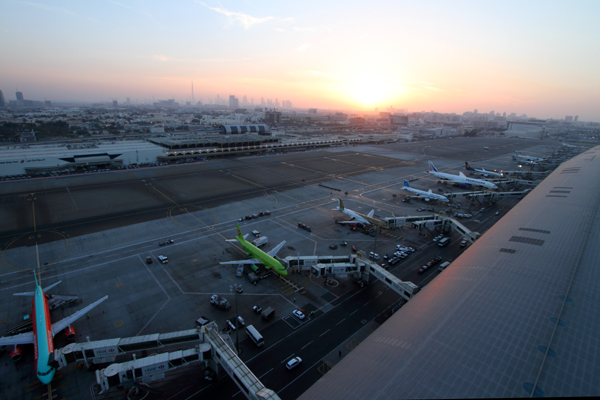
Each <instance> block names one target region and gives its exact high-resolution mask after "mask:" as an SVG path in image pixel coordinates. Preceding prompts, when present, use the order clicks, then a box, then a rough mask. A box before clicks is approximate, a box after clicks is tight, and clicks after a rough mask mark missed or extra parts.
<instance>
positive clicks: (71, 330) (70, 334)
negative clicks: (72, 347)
mask: <svg viewBox="0 0 600 400" xmlns="http://www.w3.org/2000/svg"><path fill="white" fill-rule="evenodd" d="M65 336H66V337H67V339H69V340H73V339H74V338H75V328H73V327H72V326H71V325H69V326H67V328H66V329H65Z"/></svg>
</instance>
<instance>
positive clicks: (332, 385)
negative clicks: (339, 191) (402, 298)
mask: <svg viewBox="0 0 600 400" xmlns="http://www.w3.org/2000/svg"><path fill="white" fill-rule="evenodd" d="M599 205H600V146H597V147H594V148H593V149H590V150H588V151H586V152H585V153H582V154H580V155H578V156H576V157H574V158H573V159H571V160H569V161H566V162H565V163H563V164H561V165H560V166H559V167H558V168H557V169H556V170H555V171H554V172H553V173H552V174H550V175H549V176H548V177H547V178H546V179H545V180H544V181H542V182H541V183H540V184H539V185H538V186H537V187H536V188H535V189H534V190H533V191H532V192H531V193H530V194H528V195H527V196H526V197H525V198H524V199H523V200H522V201H521V202H520V203H519V204H517V205H516V206H515V207H514V208H513V209H512V210H511V211H510V212H508V213H507V214H506V216H504V217H503V218H502V219H501V220H499V221H498V222H497V223H496V224H495V225H494V226H493V227H492V228H490V229H489V230H488V231H487V232H486V233H485V234H484V235H483V236H482V237H481V238H480V239H478V240H477V241H476V242H475V243H474V244H473V245H472V246H471V247H470V248H469V249H467V250H466V251H465V252H464V253H463V254H462V255H461V256H460V257H458V258H457V259H456V260H455V261H454V262H453V263H452V264H451V265H450V266H449V267H448V268H447V269H446V270H445V271H444V272H442V273H441V274H440V275H438V276H437V277H436V278H435V279H434V280H433V281H432V282H431V283H430V284H429V285H427V286H426V287H425V288H424V289H423V290H422V291H421V292H420V293H419V294H418V295H417V296H415V297H414V298H413V299H412V300H411V301H409V302H408V303H407V304H406V305H405V306H404V307H402V309H400V310H399V311H398V312H396V313H395V314H394V315H393V316H392V317H390V318H389V319H388V320H387V321H386V322H385V323H384V324H382V325H381V326H380V327H379V328H378V329H377V330H376V331H375V332H374V333H373V334H371V335H370V336H369V337H368V338H367V339H366V340H365V341H364V342H363V343H361V344H360V345H359V346H358V347H357V348H356V349H355V350H354V351H352V352H351V353H350V354H349V355H348V356H346V357H345V359H343V360H342V361H341V362H340V363H339V364H338V365H336V366H335V367H334V368H333V369H332V370H331V371H329V372H328V373H327V374H326V375H325V376H324V377H323V378H321V379H320V380H319V381H317V382H316V383H315V384H314V385H313V386H312V387H310V388H309V389H308V390H307V391H306V392H305V393H304V394H303V395H302V396H301V397H300V399H311V400H315V399H317V400H318V399H326V400H335V399H343V400H351V399H365V398H368V399H390V398H394V399H396V398H412V399H415V398H501V397H526V396H531V395H533V396H536V397H537V396H551V397H559V396H560V397H567V396H569V397H580V396H598V395H600V380H599V379H597V378H598V376H600V363H598V360H599V359H600V346H599V345H598V343H599V337H600V334H599V333H598V332H600V312H599V311H600V301H599V300H600V285H599V282H600V268H598V264H599V261H600V248H599V247H598V246H597V244H598V243H600V229H599V228H598V226H599V224H598V222H599V221H600V213H599V209H598V207H599Z"/></svg>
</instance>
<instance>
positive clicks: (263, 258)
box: [236, 235, 287, 276]
mask: <svg viewBox="0 0 600 400" xmlns="http://www.w3.org/2000/svg"><path fill="white" fill-rule="evenodd" d="M236 239H237V240H238V242H239V243H240V246H242V249H244V251H245V252H246V253H247V254H251V255H252V256H253V257H254V258H256V259H257V260H258V261H260V262H261V263H262V264H263V265H264V266H265V267H267V268H271V269H273V271H275V272H276V273H278V274H279V275H283V276H285V275H287V270H286V268H285V265H283V264H282V263H281V262H280V261H278V260H277V259H275V257H271V256H270V255H268V254H267V253H265V252H264V251H262V250H261V249H259V248H258V247H256V246H255V245H254V244H252V243H250V242H248V241H247V240H246V239H244V237H243V236H239V235H238V236H237V237H236Z"/></svg>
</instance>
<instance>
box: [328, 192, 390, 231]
mask: <svg viewBox="0 0 600 400" xmlns="http://www.w3.org/2000/svg"><path fill="white" fill-rule="evenodd" d="M336 209H337V210H338V211H341V212H343V213H344V214H346V215H347V216H349V217H350V218H352V221H336V222H337V223H338V224H363V225H371V226H372V225H376V226H379V227H381V228H383V229H390V227H389V226H388V225H387V224H386V223H385V222H384V221H382V220H380V219H377V218H374V217H373V215H374V214H375V210H371V212H370V213H369V214H367V215H364V214H361V213H358V212H356V211H352V210H349V209H347V208H346V207H345V206H344V202H343V201H342V199H340V198H338V206H337V208H336Z"/></svg>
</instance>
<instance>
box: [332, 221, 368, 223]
mask: <svg viewBox="0 0 600 400" xmlns="http://www.w3.org/2000/svg"><path fill="white" fill-rule="evenodd" d="M335 222H336V223H337V224H361V223H362V222H357V221H335Z"/></svg>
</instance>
